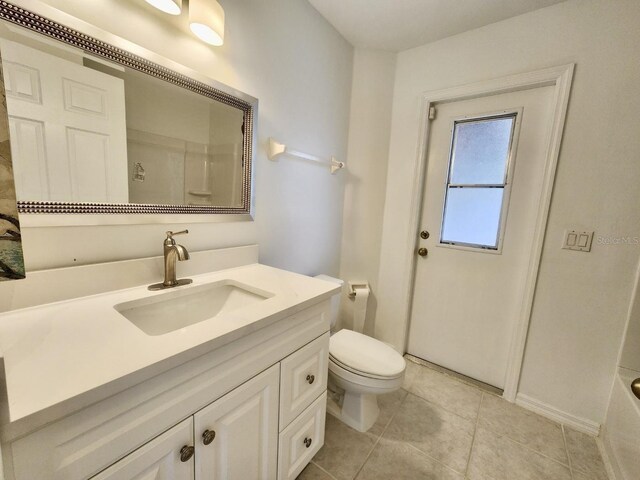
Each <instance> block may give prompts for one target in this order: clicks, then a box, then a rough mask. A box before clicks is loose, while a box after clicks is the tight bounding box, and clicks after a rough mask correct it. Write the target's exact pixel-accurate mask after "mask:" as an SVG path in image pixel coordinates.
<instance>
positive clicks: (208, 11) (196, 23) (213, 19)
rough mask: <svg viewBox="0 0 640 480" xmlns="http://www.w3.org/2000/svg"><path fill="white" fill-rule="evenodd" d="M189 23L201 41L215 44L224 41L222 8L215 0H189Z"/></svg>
mask: <svg viewBox="0 0 640 480" xmlns="http://www.w3.org/2000/svg"><path fill="white" fill-rule="evenodd" d="M189 25H190V27H191V31H192V32H193V33H194V34H195V35H196V36H197V37H198V38H199V39H200V40H202V41H203V42H206V43H208V44H209V45H215V46H220V45H222V44H223V43H224V10H223V8H222V6H220V4H219V3H218V2H217V1H216V0H190V1H189Z"/></svg>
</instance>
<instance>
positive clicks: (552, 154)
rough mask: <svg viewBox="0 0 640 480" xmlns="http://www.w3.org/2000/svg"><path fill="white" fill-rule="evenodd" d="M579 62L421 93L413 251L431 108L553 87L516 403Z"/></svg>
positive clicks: (508, 383)
mask: <svg viewBox="0 0 640 480" xmlns="http://www.w3.org/2000/svg"><path fill="white" fill-rule="evenodd" d="M574 68H575V64H573V63H570V64H568V65H561V66H558V67H551V68H546V69H543V70H536V71H533V72H528V73H522V74H517V75H512V76H508V77H502V78H498V79H493V80H486V81H482V82H477V83H472V84H468V85H462V86H458V87H452V88H446V89H442V90H434V91H430V92H425V93H423V94H422V97H421V103H422V113H421V116H420V131H419V139H418V157H417V160H416V164H415V173H416V174H415V175H414V176H413V178H414V181H413V185H412V189H411V191H412V196H411V206H410V217H409V218H410V221H411V224H410V225H409V230H408V231H409V232H410V235H409V238H408V240H407V246H406V248H407V250H406V251H409V252H413V251H414V250H415V249H416V246H417V239H418V232H419V230H420V216H421V214H422V211H421V210H422V198H423V190H424V186H425V180H426V166H427V165H426V164H427V150H428V145H429V138H430V133H431V132H430V121H429V110H430V108H431V107H433V106H435V105H437V104H442V103H450V102H456V101H460V100H469V99H473V98H478V97H483V96H487V95H497V94H501V93H508V92H516V91H520V90H530V89H532V88H538V87H546V86H553V87H554V89H555V91H554V97H553V102H554V104H553V117H552V122H553V123H552V125H551V126H550V129H549V136H548V140H549V144H548V145H547V149H546V159H545V167H544V168H545V171H544V178H543V184H542V194H541V202H540V203H539V206H538V211H537V214H536V229H535V233H534V239H533V243H532V247H531V252H530V256H529V261H528V268H527V277H526V283H525V289H524V292H523V298H522V305H521V309H520V315H519V317H518V318H517V320H516V325H515V326H514V327H515V328H514V329H513V335H512V338H511V341H510V345H509V357H508V361H507V375H506V379H505V388H504V395H503V397H504V398H505V399H506V400H509V401H511V402H514V401H515V398H516V394H517V392H518V385H519V383H520V373H521V370H522V361H523V358H524V349H525V344H526V340H527V334H528V331H529V321H530V319H531V311H532V308H533V301H534V294H535V288H536V283H537V280H538V270H539V268H540V258H541V256H542V247H543V244H544V236H545V233H546V229H547V220H548V217H549V205H550V203H551V194H552V191H553V183H554V180H555V175H556V167H557V164H558V156H559V154H560V144H561V142H562V132H563V130H564V124H565V118H566V114H567V106H568V103H569V93H570V90H571V80H572V78H573V70H574ZM407 262H408V264H407V265H405V271H406V272H408V275H407V276H406V277H405V279H404V286H403V290H404V292H405V298H404V303H405V312H407V317H406V319H405V351H406V349H407V343H408V341H409V322H410V320H411V305H412V301H413V285H414V278H415V271H416V263H415V255H408V256H407Z"/></svg>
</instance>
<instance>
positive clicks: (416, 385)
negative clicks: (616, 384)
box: [298, 361, 608, 480]
mask: <svg viewBox="0 0 640 480" xmlns="http://www.w3.org/2000/svg"><path fill="white" fill-rule="evenodd" d="M379 404H380V409H381V413H380V417H379V418H378V421H377V423H376V424H375V425H374V426H373V427H372V428H371V430H369V431H368V432H366V433H360V432H357V431H355V430H353V429H351V428H349V427H347V426H346V425H344V424H343V423H341V422H339V421H338V420H336V419H335V418H333V417H332V416H330V415H327V426H326V436H325V445H324V447H322V449H321V450H320V451H319V452H318V453H317V454H316V456H315V457H314V459H313V461H312V463H310V464H309V466H308V467H307V468H306V469H305V470H304V471H303V472H302V473H301V474H300V476H298V480H351V479H357V480H382V479H385V480H386V479H393V480H403V479H411V480H414V479H428V480H441V479H442V480H608V477H607V473H606V470H605V467H604V464H603V463H602V459H601V457H600V453H599V451H598V447H597V445H596V442H595V439H594V438H593V437H591V436H589V435H586V434H584V433H580V432H577V431H575V430H573V429H571V428H569V427H566V426H563V425H560V424H558V423H555V422H552V421H550V420H547V419H546V418H544V417H541V416H539V415H536V414H535V413H532V412H529V411H528V410H525V409H523V408H520V407H518V406H516V405H514V404H511V403H509V402H506V401H504V400H502V399H501V398H499V397H497V396H495V395H493V394H491V393H487V392H485V391H483V390H480V389H478V388H477V387H475V386H472V385H469V384H466V383H463V382H462V381H461V380H458V379H457V378H454V377H452V376H449V375H446V374H443V373H440V372H436V371H435V370H432V369H430V368H428V367H424V366H422V365H418V364H416V363H413V362H411V361H407V372H406V378H405V383H404V388H403V389H402V390H399V391H398V392H395V393H392V394H389V395H385V396H382V397H380V398H379Z"/></svg>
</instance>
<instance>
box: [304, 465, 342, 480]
mask: <svg viewBox="0 0 640 480" xmlns="http://www.w3.org/2000/svg"><path fill="white" fill-rule="evenodd" d="M309 463H313V464H314V465H315V466H316V467H318V468H319V469H320V470H322V471H323V472H324V473H326V474H327V475H328V476H329V477H330V478H331V480H338V479H337V478H336V477H334V476H333V475H332V474H331V473H330V472H329V471H327V470H325V469H324V468H322V467H321V466H320V465H318V464H317V463H316V462H314V461H313V460H311V461H310V462H309Z"/></svg>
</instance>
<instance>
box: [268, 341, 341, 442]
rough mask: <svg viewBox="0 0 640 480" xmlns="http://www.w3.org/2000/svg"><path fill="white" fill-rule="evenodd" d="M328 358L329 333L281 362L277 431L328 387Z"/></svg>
mask: <svg viewBox="0 0 640 480" xmlns="http://www.w3.org/2000/svg"><path fill="white" fill-rule="evenodd" d="M328 361H329V333H328V332H327V333H325V334H324V335H322V336H320V337H318V338H316V339H315V340H314V341H313V342H311V343H309V344H308V345H305V346H304V347H302V348H301V349H300V350H298V351H297V352H294V353H292V354H291V355H289V356H288V357H287V358H285V359H284V360H283V361H282V364H281V365H282V366H281V375H280V431H282V430H283V429H284V428H285V427H286V426H287V425H289V423H290V422H291V420H293V419H294V418H296V417H297V416H298V415H300V413H302V411H303V410H304V409H305V408H307V407H308V406H309V404H310V403H311V402H312V401H313V400H315V399H316V398H317V397H318V395H320V394H321V393H322V392H323V391H324V390H326V389H327V373H328Z"/></svg>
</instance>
